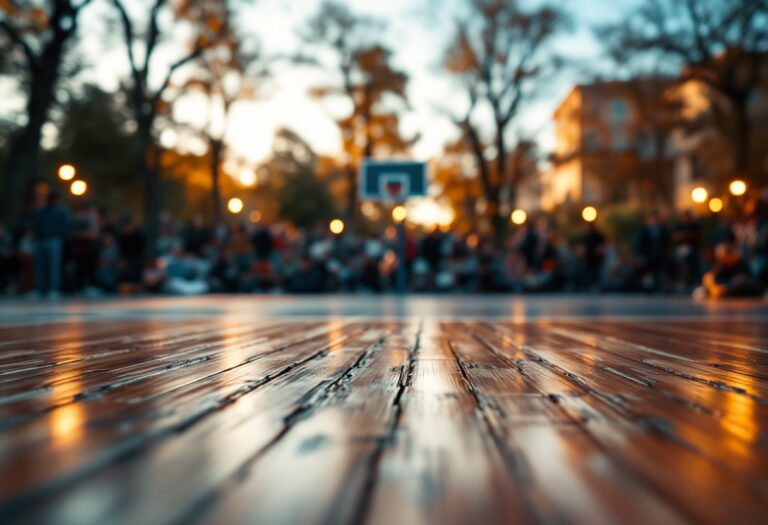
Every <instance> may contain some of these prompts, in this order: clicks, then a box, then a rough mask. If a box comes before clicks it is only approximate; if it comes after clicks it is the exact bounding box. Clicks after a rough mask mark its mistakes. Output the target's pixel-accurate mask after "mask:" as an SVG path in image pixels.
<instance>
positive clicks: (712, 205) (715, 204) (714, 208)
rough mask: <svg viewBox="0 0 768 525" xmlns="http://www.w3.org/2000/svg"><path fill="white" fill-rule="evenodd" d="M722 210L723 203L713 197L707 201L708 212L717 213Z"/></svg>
mask: <svg viewBox="0 0 768 525" xmlns="http://www.w3.org/2000/svg"><path fill="white" fill-rule="evenodd" d="M722 210H723V201H722V200H721V199H718V198H717V197H715V198H714V199H711V200H710V201H709V211H711V212H712V213H718V212H720V211H722Z"/></svg>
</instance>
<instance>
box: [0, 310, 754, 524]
mask: <svg viewBox="0 0 768 525" xmlns="http://www.w3.org/2000/svg"><path fill="white" fill-rule="evenodd" d="M766 516H768V303H766V302H723V303H693V302H691V301H689V300H687V299H682V298H638V297H635V298H632V297H629V298H625V297H590V296H585V297H536V298H531V297H526V298H510V297H451V296H446V297H435V298H429V297H415V298H411V299H407V300H399V299H397V298H393V297H383V298H382V297H374V296H370V297H314V298H289V297H265V298H256V297H254V298H231V297H206V298H196V299H160V298H158V299H140V300H123V301H116V300H109V301H100V302H82V303H78V302H73V303H39V304H38V303H33V302H0V523H14V524H15V523H53V524H58V523H61V524H76V525H86V524H113V523H114V524H131V525H133V524H194V523H215V524H219V523H281V524H282V523H285V524H294V523H329V524H335V523H376V524H379V523H381V524H410V523H414V524H421V523H434V524H444V523H472V524H475V523H478V524H480V523H483V524H484V523H583V524H599V523H638V524H649V523H653V524H659V523H740V524H741V523H765V519H766Z"/></svg>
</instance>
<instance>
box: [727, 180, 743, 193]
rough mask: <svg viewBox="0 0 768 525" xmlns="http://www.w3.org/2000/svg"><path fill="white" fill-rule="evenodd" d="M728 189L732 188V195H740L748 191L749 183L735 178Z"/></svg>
mask: <svg viewBox="0 0 768 525" xmlns="http://www.w3.org/2000/svg"><path fill="white" fill-rule="evenodd" d="M728 189H729V190H731V195H735V196H736V197H739V196H741V195H744V194H745V193H747V183H746V182H744V181H743V180H734V181H732V182H731V184H730V185H729V186H728Z"/></svg>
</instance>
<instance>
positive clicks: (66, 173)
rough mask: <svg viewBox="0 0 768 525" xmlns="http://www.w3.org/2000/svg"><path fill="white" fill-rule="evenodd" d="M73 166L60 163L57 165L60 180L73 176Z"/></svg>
mask: <svg viewBox="0 0 768 525" xmlns="http://www.w3.org/2000/svg"><path fill="white" fill-rule="evenodd" d="M75 173H77V170H75V167H74V166H73V165H72V164H62V165H61V166H59V178H60V179H61V180H72V179H74V178H75Z"/></svg>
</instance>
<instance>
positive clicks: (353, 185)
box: [346, 166, 358, 227]
mask: <svg viewBox="0 0 768 525" xmlns="http://www.w3.org/2000/svg"><path fill="white" fill-rule="evenodd" d="M347 186H348V188H347V212H346V218H347V223H349V225H350V227H352V226H354V225H355V224H356V223H357V193H358V191H357V170H356V169H355V167H354V166H347Z"/></svg>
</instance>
